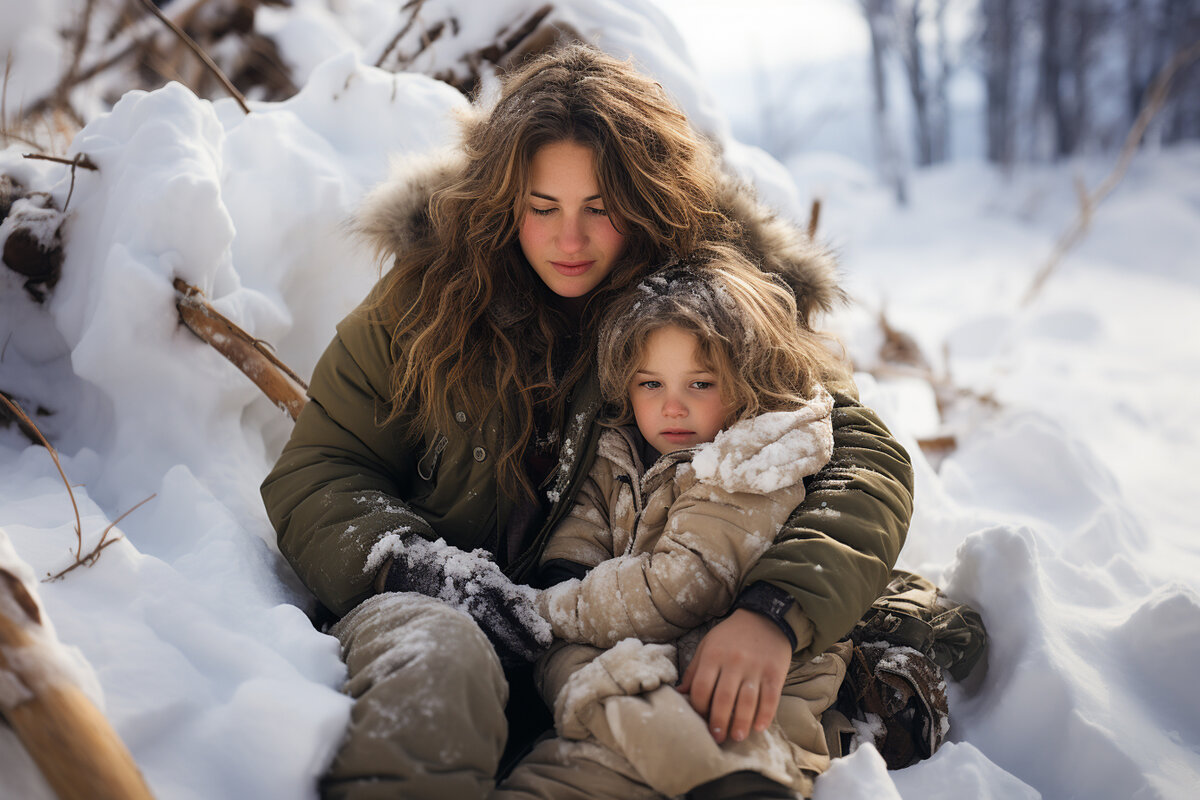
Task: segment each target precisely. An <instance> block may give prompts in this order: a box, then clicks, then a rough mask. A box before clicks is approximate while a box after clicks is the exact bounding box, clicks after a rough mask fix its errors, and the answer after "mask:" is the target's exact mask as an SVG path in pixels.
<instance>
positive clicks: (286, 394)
mask: <svg viewBox="0 0 1200 800" xmlns="http://www.w3.org/2000/svg"><path fill="white" fill-rule="evenodd" d="M175 290H176V291H177V292H179V295H180V297H179V301H178V302H177V303H176V304H175V305H176V307H177V308H178V309H179V318H180V319H181V320H182V321H183V324H185V325H187V326H188V328H189V329H190V330H191V331H192V333H194V334H196V335H197V336H199V337H200V338H201V339H203V340H204V341H206V342H208V343H209V344H210V345H212V346H213V347H214V348H215V349H216V350H217V352H219V353H220V354H221V355H223V356H225V357H226V358H227V359H229V360H230V361H232V362H233V365H234V366H236V367H237V368H238V369H240V370H241V371H242V372H243V373H245V375H246V377H247V378H249V379H250V380H252V381H254V385H255V386H257V387H258V388H259V389H262V391H263V394H265V395H266V396H267V397H269V398H271V400H272V401H273V402H274V403H275V405H277V406H279V407H280V408H281V409H283V410H284V411H286V412H287V413H288V414H289V415H290V416H291V418H292V419H295V418H296V417H297V416H299V414H300V409H302V408H304V404H305V403H306V402H308V395H307V392H308V385H307V384H305V382H304V381H303V380H301V379H300V376H298V375H297V374H296V373H294V372H292V371H291V370H290V369H288V367H287V365H286V364H284V363H283V362H282V361H280V360H279V359H278V358H276V357H275V355H274V354H272V353H271V351H270V350H268V349H267V345H266V343H265V342H263V341H262V340H261V339H255V338H254V337H253V336H251V335H250V334H248V333H246V332H245V331H244V330H242V329H241V328H239V327H238V326H237V325H235V324H234V323H233V321H232V320H230V319H229V318H228V317H226V316H224V315H223V314H221V313H220V312H219V311H217V310H216V309H215V308H213V307H212V306H211V305H210V304H209V303H208V301H206V300H205V299H204V295H203V293H202V292H201V291H200V290H199V289H198V288H196V287H195V286H192V285H190V284H188V283H187V282H185V281H183V280H181V279H179V278H176V279H175Z"/></svg>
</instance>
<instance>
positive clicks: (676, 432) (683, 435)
mask: <svg viewBox="0 0 1200 800" xmlns="http://www.w3.org/2000/svg"><path fill="white" fill-rule="evenodd" d="M659 435H660V436H662V437H663V438H664V439H666V440H667V441H668V442H681V441H685V440H687V439H689V438H691V437H692V436H695V435H696V432H695V431H689V430H684V429H682V428H671V429H669V430H665V431H661V432H660V434H659Z"/></svg>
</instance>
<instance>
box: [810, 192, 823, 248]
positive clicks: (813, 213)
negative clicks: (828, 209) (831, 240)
mask: <svg viewBox="0 0 1200 800" xmlns="http://www.w3.org/2000/svg"><path fill="white" fill-rule="evenodd" d="M820 221H821V198H819V197H818V198H816V199H814V200H813V201H812V209H811V210H810V211H809V212H808V238H809V239H813V238H816V235H817V224H818V223H819V222H820Z"/></svg>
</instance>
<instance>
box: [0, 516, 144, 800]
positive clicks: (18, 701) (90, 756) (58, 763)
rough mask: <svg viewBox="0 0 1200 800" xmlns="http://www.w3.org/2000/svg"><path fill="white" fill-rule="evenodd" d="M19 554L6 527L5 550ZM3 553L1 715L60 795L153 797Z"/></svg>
mask: <svg viewBox="0 0 1200 800" xmlns="http://www.w3.org/2000/svg"><path fill="white" fill-rule="evenodd" d="M6 553H7V554H9V555H10V556H12V555H14V554H13V551H12V548H11V546H10V545H9V544H8V538H7V537H6V536H5V535H4V532H3V531H0V557H3V556H5V554H6ZM13 567H14V565H13V564H12V563H11V562H10V559H8V558H0V715H2V716H3V718H4V720H5V721H6V722H7V723H8V724H9V725H10V726H11V727H12V729H13V731H14V732H15V733H16V734H17V738H18V739H20V741H21V744H22V745H23V746H24V747H25V749H26V751H28V753H29V755H30V757H31V758H32V759H33V762H34V763H35V764H36V765H37V767H38V769H39V770H40V771H41V773H42V775H43V776H45V778H46V782H47V783H49V784H50V787H51V788H52V789H53V790H54V792H55V794H57V795H58V797H59V798H60V800H152V798H153V795H151V794H150V789H149V788H148V787H147V786H146V781H145V779H144V778H143V777H142V774H141V772H140V771H139V770H138V767H137V764H136V763H134V760H133V757H132V756H131V755H130V754H129V750H128V749H126V747H125V745H124V743H123V742H122V741H121V739H120V738H119V737H118V736H117V734H116V731H114V730H113V729H112V726H111V725H109V723H108V720H107V719H105V718H104V715H103V714H101V713H100V711H99V710H98V709H97V708H96V706H94V705H93V704H92V702H91V701H90V700H88V698H87V695H85V694H84V693H83V691H82V690H81V689H80V688H79V687H78V686H77V685H75V683H74V682H72V681H71V679H70V678H69V676H70V675H71V674H72V668H71V667H70V666H68V665H66V664H64V663H63V659H62V657H61V655H60V652H61V651H60V649H59V646H58V642H57V640H56V639H55V638H54V634H53V632H52V631H51V630H49V629H48V628H47V627H46V625H45V624H44V623H43V620H42V612H41V608H40V607H39V606H38V603H37V600H36V599H35V598H34V595H33V591H32V589H31V587H30V586H29V585H27V584H26V582H25V581H23V580H22V579H21V578H20V577H19V576H18V575H17V574H16V572H15V571H13V569H12V568H13Z"/></svg>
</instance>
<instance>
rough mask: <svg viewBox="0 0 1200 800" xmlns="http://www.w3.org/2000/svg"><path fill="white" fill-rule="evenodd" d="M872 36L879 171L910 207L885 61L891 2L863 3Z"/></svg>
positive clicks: (870, 0)
mask: <svg viewBox="0 0 1200 800" xmlns="http://www.w3.org/2000/svg"><path fill="white" fill-rule="evenodd" d="M861 3H862V8H863V12H864V14H865V15H866V18H867V28H868V29H869V30H870V33H871V86H872V88H873V90H874V95H875V104H874V107H875V148H876V154H877V158H878V160H879V169H880V172H881V173H882V174H883V176H884V180H886V181H887V182H888V183H890V184H891V185H892V189H893V191H894V192H895V194H896V202H897V203H899V204H900V205H902V206H904V205H908V186H907V184H906V181H905V178H904V167H903V165H901V163H900V153H899V148H898V147H897V146H896V141H895V137H894V136H893V135H892V130H891V120H890V117H889V114H888V91H887V75H886V74H885V72H884V67H883V59H884V54H885V53H886V52H887V34H886V33H885V31H884V27H883V26H884V24H885V23H884V19H885V18H887V17H891V16H892V14H891V10H892V6H891V0H861Z"/></svg>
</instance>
